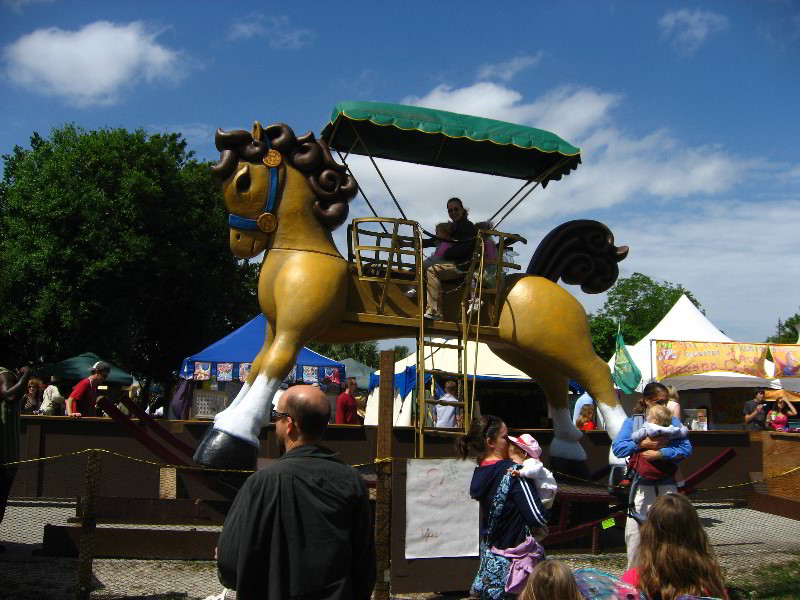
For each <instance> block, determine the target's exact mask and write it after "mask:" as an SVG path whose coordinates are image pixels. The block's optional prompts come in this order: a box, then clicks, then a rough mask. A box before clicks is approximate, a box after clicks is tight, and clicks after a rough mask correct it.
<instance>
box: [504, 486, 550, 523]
mask: <svg viewBox="0 0 800 600" xmlns="http://www.w3.org/2000/svg"><path fill="white" fill-rule="evenodd" d="M514 479H515V483H514V485H513V486H512V488H511V497H512V499H513V500H514V503H515V504H516V506H517V509H519V511H520V513H522V515H523V517H524V518H525V522H526V523H527V524H528V527H542V526H545V525H547V522H548V521H549V520H550V511H549V510H547V509H546V508H545V507H544V505H543V504H542V501H541V499H540V498H539V493H538V492H537V491H536V488H535V486H534V485H533V484H532V483H531V481H530V480H528V479H526V478H525V477H515V478H514Z"/></svg>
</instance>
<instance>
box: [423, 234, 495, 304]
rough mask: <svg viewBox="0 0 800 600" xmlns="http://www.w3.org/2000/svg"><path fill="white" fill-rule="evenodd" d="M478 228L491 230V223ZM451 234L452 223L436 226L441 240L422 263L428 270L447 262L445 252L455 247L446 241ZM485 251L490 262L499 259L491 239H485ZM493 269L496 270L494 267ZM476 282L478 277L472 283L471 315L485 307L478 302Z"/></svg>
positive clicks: (470, 294)
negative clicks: (437, 264)
mask: <svg viewBox="0 0 800 600" xmlns="http://www.w3.org/2000/svg"><path fill="white" fill-rule="evenodd" d="M476 226H477V227H478V228H479V229H491V223H489V222H488V221H487V222H484V223H477V224H476ZM451 233H452V223H439V224H438V225H437V226H436V237H437V238H440V239H438V240H436V241H435V244H436V251H435V252H434V253H433V254H432V255H431V256H430V257H428V258H426V259H425V260H424V261H423V263H422V266H423V267H424V268H425V269H426V270H427V269H428V267H430V266H432V265H435V264H436V263H439V262H443V261H445V260H446V259H445V258H444V255H445V252H447V249H448V248H452V247H453V243H452V242H449V241H446V240H449V239H450V235H451ZM484 249H485V250H484V252H485V254H486V258H488V259H489V260H494V259H495V258H496V257H497V247H496V246H495V245H494V242H492V240H491V239H489V238H485V243H484ZM491 268H492V269H494V266H492V267H491ZM486 270H487V271H489V270H490V269H488V268H487V269H486ZM476 280H477V275H475V276H473V279H472V281H471V282H470V290H469V307H468V309H467V310H468V311H469V312H470V313H473V312H477V311H478V310H480V307H481V306H482V305H483V301H482V300H478V299H477V298H476V292H477V284H476V283H477V282H476Z"/></svg>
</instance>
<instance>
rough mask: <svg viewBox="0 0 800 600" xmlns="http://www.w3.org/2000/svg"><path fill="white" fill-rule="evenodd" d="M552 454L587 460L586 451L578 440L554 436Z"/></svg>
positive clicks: (551, 445) (551, 447) (570, 458)
mask: <svg viewBox="0 0 800 600" xmlns="http://www.w3.org/2000/svg"><path fill="white" fill-rule="evenodd" d="M578 433H580V432H578ZM550 456H557V457H558V458H567V459H569V460H586V451H585V450H584V449H583V446H581V445H580V444H579V443H578V441H577V440H565V439H562V438H553V441H552V442H551V443H550Z"/></svg>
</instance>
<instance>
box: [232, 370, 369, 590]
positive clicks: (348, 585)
mask: <svg viewBox="0 0 800 600" xmlns="http://www.w3.org/2000/svg"><path fill="white" fill-rule="evenodd" d="M270 416H271V420H272V421H273V422H274V423H275V433H276V436H277V438H278V444H279V445H280V446H281V447H282V448H285V449H286V453H285V454H284V455H283V456H282V457H281V458H280V459H278V461H277V462H276V463H275V464H273V465H271V466H269V467H267V468H266V469H262V470H261V471H258V472H257V473H255V474H253V475H252V476H250V478H248V480H247V481H246V482H245V484H244V486H242V489H241V490H239V493H238V494H237V496H236V499H235V500H234V502H233V506H232V507H231V510H230V512H229V513H228V516H227V518H226V519H225V525H224V526H223V528H222V533H221V534H220V538H219V545H218V559H217V568H218V571H219V579H220V581H221V582H222V584H223V585H224V586H225V587H227V588H231V589H234V590H236V597H237V598H238V599H239V600H248V599H250V598H259V599H265V598H271V599H272V598H274V599H275V600H278V599H280V600H283V599H290V598H298V599H299V598H302V599H304V600H306V599H307V600H311V599H314V600H340V599H341V600H344V599H348V600H349V599H351V598H355V599H364V600H366V599H368V598H369V597H370V596H371V595H372V590H373V588H374V587H375V577H376V575H375V568H376V567H375V540H374V537H373V530H372V511H371V509H370V506H369V498H368V495H367V492H366V489H365V487H364V483H363V482H362V480H361V477H360V476H359V474H358V472H357V471H356V470H355V469H353V468H352V467H349V466H347V465H345V464H343V463H342V462H340V461H339V460H338V459H337V458H336V455H335V454H334V453H333V452H331V451H330V450H328V449H327V448H324V447H323V446H320V445H319V441H320V440H321V438H322V434H323V432H324V431H325V427H326V426H327V424H328V420H329V418H330V405H329V404H328V399H327V397H326V396H325V394H323V393H322V392H321V391H320V390H319V389H318V388H314V387H312V386H309V385H299V386H294V387H291V388H289V390H287V391H286V392H285V393H284V394H283V395H282V396H281V397H280V399H279V400H278V406H277V409H276V410H273V412H272V414H271V415H270Z"/></svg>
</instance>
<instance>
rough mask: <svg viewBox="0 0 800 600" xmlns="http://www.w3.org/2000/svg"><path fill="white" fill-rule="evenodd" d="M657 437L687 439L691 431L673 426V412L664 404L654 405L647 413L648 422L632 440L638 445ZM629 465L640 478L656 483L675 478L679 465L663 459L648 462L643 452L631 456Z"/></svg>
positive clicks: (632, 436)
mask: <svg viewBox="0 0 800 600" xmlns="http://www.w3.org/2000/svg"><path fill="white" fill-rule="evenodd" d="M656 436H663V437H664V439H668V440H672V439H675V438H685V437H688V436H689V430H688V428H687V427H686V426H685V425H681V426H677V425H673V424H672V411H670V409H669V408H667V407H666V406H664V405H663V404H654V405H653V406H651V407H650V409H649V410H648V411H647V422H646V423H645V424H644V425H642V426H641V427H640V428H639V429H638V430H636V431H634V432H633V433H632V434H631V439H632V440H633V441H634V442H637V443H638V442H641V441H642V440H644V439H646V438H654V437H656ZM628 465H629V466H630V467H631V468H632V469H633V470H634V471H636V472H637V473H638V474H639V476H640V477H643V478H645V479H651V480H656V481H658V480H661V479H665V478H667V477H674V476H675V473H676V471H677V470H678V464H677V463H675V462H672V461H668V460H663V459H653V460H647V459H646V458H644V457H643V456H642V453H641V452H636V453H635V454H634V455H633V456H631V458H630V460H629V461H628Z"/></svg>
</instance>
